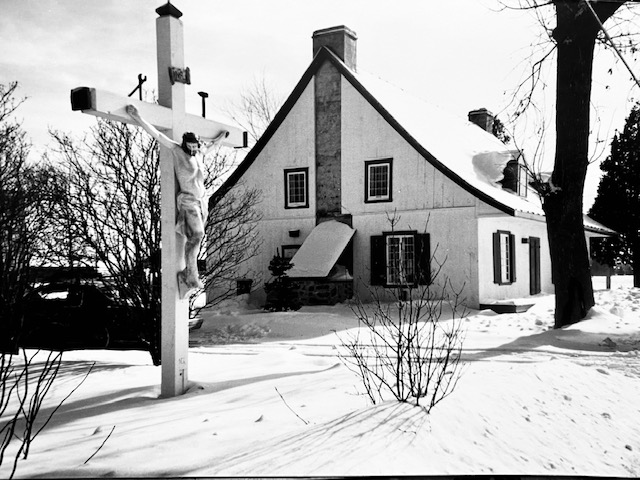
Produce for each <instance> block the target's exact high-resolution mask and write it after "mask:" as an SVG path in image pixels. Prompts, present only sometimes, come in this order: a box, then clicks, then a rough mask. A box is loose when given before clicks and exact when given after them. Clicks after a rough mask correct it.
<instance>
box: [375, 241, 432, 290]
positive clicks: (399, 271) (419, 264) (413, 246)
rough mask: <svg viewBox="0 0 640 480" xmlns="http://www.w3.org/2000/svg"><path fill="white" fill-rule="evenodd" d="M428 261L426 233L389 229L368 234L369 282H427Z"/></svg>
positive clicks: (379, 283)
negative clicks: (369, 237) (377, 233)
mask: <svg viewBox="0 0 640 480" xmlns="http://www.w3.org/2000/svg"><path fill="white" fill-rule="evenodd" d="M430 264H431V254H430V247H429V234H428V233H417V232H414V231H404V232H388V233H384V234H382V235H374V236H372V237H371V285H384V286H388V287H392V286H393V287H397V286H401V287H404V286H417V285H428V284H429V283H430V282H431V267H430Z"/></svg>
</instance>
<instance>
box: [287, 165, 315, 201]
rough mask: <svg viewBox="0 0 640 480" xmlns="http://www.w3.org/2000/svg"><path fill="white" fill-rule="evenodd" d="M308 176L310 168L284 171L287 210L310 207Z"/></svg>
mask: <svg viewBox="0 0 640 480" xmlns="http://www.w3.org/2000/svg"><path fill="white" fill-rule="evenodd" d="M308 174H309V169H308V168H295V169H290V170H285V171H284V195H285V208H306V207H308V206H309V193H308V191H309V179H308Z"/></svg>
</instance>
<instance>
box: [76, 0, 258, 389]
mask: <svg viewBox="0 0 640 480" xmlns="http://www.w3.org/2000/svg"><path fill="white" fill-rule="evenodd" d="M156 12H157V13H158V15H159V17H158V18H157V19H156V41H157V55H158V105H156V104H151V103H145V102H141V101H138V100H134V99H132V98H128V97H124V96H119V95H115V94H111V93H108V92H103V91H99V90H96V89H94V88H88V87H79V88H75V89H73V90H72V91H71V104H72V109H73V110H81V111H82V113H88V114H90V115H95V116H98V117H103V118H107V119H109V120H116V121H119V122H125V123H132V124H135V122H134V121H133V119H132V118H131V117H130V116H129V115H128V114H127V113H126V111H125V108H126V106H127V105H129V104H132V105H135V106H136V107H137V108H138V111H139V112H140V115H141V116H142V118H144V119H145V120H147V121H148V122H149V123H151V124H152V125H154V126H155V127H156V128H158V129H159V130H162V131H163V132H164V133H165V134H166V135H167V136H168V137H169V138H173V139H174V140H176V141H177V142H178V143H181V138H182V134H183V133H184V132H187V131H189V132H194V133H196V134H197V135H199V136H200V137H201V138H203V139H205V140H207V139H208V140H211V139H213V138H215V137H217V136H218V135H219V134H220V133H221V132H222V131H224V130H227V131H228V132H229V135H228V136H227V137H226V138H225V139H223V140H222V142H221V143H222V144H223V145H227V146H231V147H242V146H246V133H245V132H243V131H242V130H241V129H240V128H239V127H237V126H233V125H230V124H226V123H222V122H217V121H214V120H209V119H205V118H203V117H200V116H196V115H190V114H187V113H185V83H183V82H184V81H186V82H187V83H188V82H189V80H188V79H184V78H178V79H176V76H178V77H180V76H181V75H182V76H183V77H184V76H185V74H186V75H187V76H188V69H185V66H184V41H183V25H182V21H180V20H179V18H180V17H181V16H182V13H181V12H180V11H179V10H178V9H177V8H176V7H175V6H173V5H172V4H170V3H167V4H166V5H163V6H162V7H160V8H158V9H157V10H156ZM173 162H174V159H173V155H172V153H171V151H170V150H169V149H167V148H165V147H160V175H161V183H160V188H161V191H162V195H161V198H162V200H161V228H162V237H161V238H162V260H161V268H162V291H161V303H162V321H161V328H162V333H161V346H162V357H161V358H162V385H161V395H162V396H163V397H173V396H177V395H181V394H182V393H184V391H185V387H186V385H187V357H188V355H187V354H188V348H189V330H188V322H189V302H188V299H184V300H182V299H180V295H179V291H178V283H177V273H178V272H179V271H180V270H182V269H183V268H184V255H183V254H182V252H183V251H184V238H183V237H182V236H181V235H179V234H177V233H176V231H175V221H176V195H177V193H178V192H177V191H176V181H175V172H174V163H173Z"/></svg>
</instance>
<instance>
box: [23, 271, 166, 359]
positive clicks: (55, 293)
mask: <svg viewBox="0 0 640 480" xmlns="http://www.w3.org/2000/svg"><path fill="white" fill-rule="evenodd" d="M155 325H157V322H155V321H154V315H153V312H152V311H151V310H150V309H145V308H140V307H135V306H132V305H129V304H127V302H125V301H123V300H121V299H119V298H118V297H117V295H116V294H115V293H114V292H113V290H111V289H110V288H109V287H108V285H106V284H105V283H104V282H101V281H96V280H90V281H77V280H76V281H62V282H51V283H44V284H41V285H37V286H36V287H34V288H33V289H32V290H31V291H29V293H28V294H27V295H26V297H25V307H24V317H23V322H22V326H21V328H20V341H19V343H20V345H21V346H23V347H26V348H44V349H56V350H72V349H85V348H105V349H117V350H119V349H135V350H150V348H151V345H152V343H153V342H152V341H151V339H152V335H153V334H154V330H155Z"/></svg>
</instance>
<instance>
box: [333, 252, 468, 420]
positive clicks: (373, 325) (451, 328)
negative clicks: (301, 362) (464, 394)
mask: <svg viewBox="0 0 640 480" xmlns="http://www.w3.org/2000/svg"><path fill="white" fill-rule="evenodd" d="M436 252H437V246H436V248H435V249H434V253H433V254H432V255H430V265H431V276H430V278H429V279H428V280H426V281H425V283H426V285H419V284H418V285H417V284H416V283H422V282H419V281H418V282H415V283H413V282H411V283H410V282H408V281H405V282H404V283H403V284H399V285H394V286H393V287H369V288H368V290H369V294H370V297H371V298H372V301H371V302H368V303H364V302H363V301H361V299H360V298H356V300H355V301H354V302H353V303H352V305H351V309H352V311H353V313H354V314H355V316H356V317H357V319H358V325H359V328H358V329H357V330H356V331H355V332H352V333H347V334H341V335H340V336H339V337H340V341H341V343H342V347H343V351H344V353H340V358H341V360H342V362H343V363H344V364H345V365H346V366H347V367H348V368H349V369H350V370H351V371H353V372H354V373H356V375H357V376H358V377H359V379H360V381H361V382H362V385H363V386H364V389H365V391H366V394H367V395H368V397H369V398H370V400H371V401H372V402H373V403H374V404H376V403H378V402H380V401H384V400H385V399H387V396H388V394H391V395H392V396H393V397H394V398H395V399H396V400H397V401H399V402H410V403H414V404H415V405H417V406H419V405H421V406H422V407H423V408H425V409H426V411H427V412H429V411H431V409H432V408H433V407H434V406H435V405H437V404H438V403H439V402H440V401H441V400H443V399H444V398H445V397H447V396H448V395H449V394H450V393H451V392H452V391H453V390H454V388H455V386H456V384H457V382H458V379H459V378H460V373H461V368H460V367H461V363H460V358H461V351H462V344H463V342H464V336H465V334H464V330H463V318H464V317H465V316H466V314H467V312H466V308H465V307H464V300H465V299H464V297H463V296H462V292H463V288H464V287H463V288H460V289H459V290H456V289H455V288H454V287H453V285H452V284H451V282H450V281H449V279H448V278H446V277H445V276H444V275H443V271H442V269H443V266H444V264H445V262H446V260H445V261H443V262H438V261H437V259H436ZM402 268H403V267H402V266H400V269H402ZM397 273H399V275H396V278H403V279H405V278H408V276H407V275H405V274H404V272H397ZM449 316H450V318H449Z"/></svg>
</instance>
